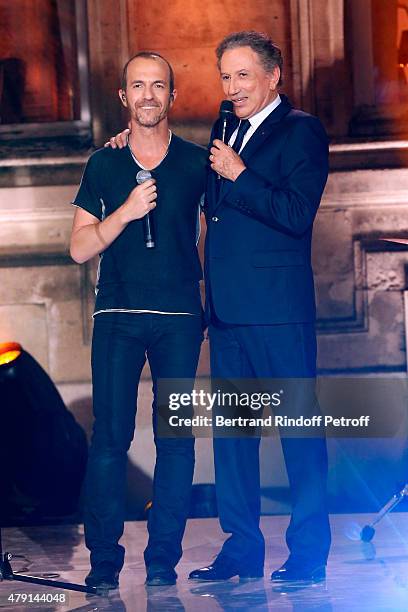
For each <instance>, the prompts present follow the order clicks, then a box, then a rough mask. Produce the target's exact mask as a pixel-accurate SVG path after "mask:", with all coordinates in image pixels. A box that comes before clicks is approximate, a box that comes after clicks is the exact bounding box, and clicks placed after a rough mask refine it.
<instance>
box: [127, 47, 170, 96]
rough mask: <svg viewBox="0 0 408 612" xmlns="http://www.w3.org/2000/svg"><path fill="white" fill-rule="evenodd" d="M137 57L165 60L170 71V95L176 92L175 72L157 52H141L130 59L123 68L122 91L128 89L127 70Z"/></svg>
mask: <svg viewBox="0 0 408 612" xmlns="http://www.w3.org/2000/svg"><path fill="white" fill-rule="evenodd" d="M137 57H144V58H146V59H154V60H155V59H161V60H163V62H165V63H166V64H167V67H168V69H169V80H170V93H171V92H172V91H173V90H174V72H173V68H172V67H171V65H170V62H169V61H167V60H166V58H165V57H163V56H162V55H160V53H156V51H139V53H136V55H133V56H132V57H131V58H130V59H128V61H127V62H126V64H125V65H124V66H123V71H122V81H121V88H122V89H126V86H127V69H128V66H129V64H130V62H132V61H133V60H134V59H136V58H137Z"/></svg>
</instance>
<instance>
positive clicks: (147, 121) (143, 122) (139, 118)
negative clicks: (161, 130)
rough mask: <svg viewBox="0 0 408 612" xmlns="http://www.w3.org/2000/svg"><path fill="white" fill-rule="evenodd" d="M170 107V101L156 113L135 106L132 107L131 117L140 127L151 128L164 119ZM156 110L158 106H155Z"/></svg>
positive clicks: (158, 108)
mask: <svg viewBox="0 0 408 612" xmlns="http://www.w3.org/2000/svg"><path fill="white" fill-rule="evenodd" d="M169 107H170V102H168V103H167V104H166V106H165V107H164V108H163V109H162V110H161V112H158V113H157V114H154V115H153V114H151V113H152V111H151V110H150V111H148V112H146V111H144V110H143V109H141V108H140V107H136V108H135V109H134V113H133V118H134V120H135V121H136V123H137V124H138V125H140V126H141V127H147V128H153V127H156V125H158V124H159V123H161V121H163V119H165V118H166V117H167V115H168V112H169ZM157 110H158V111H160V107H157Z"/></svg>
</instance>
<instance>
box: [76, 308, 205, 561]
mask: <svg viewBox="0 0 408 612" xmlns="http://www.w3.org/2000/svg"><path fill="white" fill-rule="evenodd" d="M202 339H203V334H202V326H201V318H200V317H199V316H189V315H155V314H147V313H146V314H136V313H101V314H99V315H97V316H96V317H95V325H94V332H93V340H92V382H93V407H94V417H95V421H94V427H93V435H92V441H91V447H90V451H89V459H88V468H87V476H86V496H85V516H84V518H85V520H84V522H85V542H86V545H87V547H88V549H89V550H90V552H91V565H92V566H95V565H96V564H97V563H99V562H100V561H110V562H112V563H114V564H115V566H116V567H117V568H118V569H119V570H120V569H121V568H122V566H123V562H124V555H125V550H124V548H123V546H121V545H120V544H119V540H120V538H121V536H122V534H123V523H124V511H125V489H126V465H127V451H128V450H129V447H130V444H131V441H132V439H133V434H134V428H135V416H136V405H137V390H138V384H139V379H140V375H141V372H142V368H143V366H144V364H145V361H146V358H147V359H148V361H149V365H150V369H151V374H152V380H153V394H154V400H153V429H154V441H155V445H156V466H155V471H154V482H153V506H152V509H151V510H150V514H149V520H148V531H149V541H148V545H147V548H146V550H145V552H144V557H145V563H146V566H147V567H149V566H159V567H163V566H164V567H174V566H175V565H176V564H177V563H178V561H179V559H180V557H181V554H182V548H181V541H182V538H183V534H184V529H185V524H186V520H187V516H188V512H189V502H190V493H191V484H192V479H193V471H194V440H193V439H192V438H184V439H183V438H161V437H159V436H157V435H156V414H157V406H156V395H157V381H158V379H160V378H191V379H194V377H195V374H196V369H197V364H198V358H199V354H200V347H201V342H202Z"/></svg>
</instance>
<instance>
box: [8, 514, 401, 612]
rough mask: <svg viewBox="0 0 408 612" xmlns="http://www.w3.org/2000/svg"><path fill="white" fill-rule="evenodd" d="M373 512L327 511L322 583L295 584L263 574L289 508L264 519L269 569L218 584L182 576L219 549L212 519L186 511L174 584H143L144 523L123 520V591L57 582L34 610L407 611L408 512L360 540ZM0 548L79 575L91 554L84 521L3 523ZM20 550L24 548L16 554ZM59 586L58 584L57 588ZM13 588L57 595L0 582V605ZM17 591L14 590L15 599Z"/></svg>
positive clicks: (21, 565) (39, 569) (30, 563)
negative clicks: (104, 592) (276, 582)
mask: <svg viewBox="0 0 408 612" xmlns="http://www.w3.org/2000/svg"><path fill="white" fill-rule="evenodd" d="M372 518H373V517H372V515H361V514H360V515H335V516H332V517H331V524H332V530H333V546H332V552H331V555H330V559H329V565H328V571H327V580H326V582H325V583H321V584H317V585H313V586H307V587H304V586H303V587H302V586H301V585H298V586H292V587H276V586H273V584H272V583H271V582H270V580H269V575H270V573H271V571H272V570H273V569H276V568H277V567H279V566H280V565H281V563H282V562H283V561H284V560H285V559H286V556H287V552H286V547H285V544H284V531H285V529H286V525H287V523H288V517H286V516H268V517H263V518H262V529H263V532H264V534H265V536H266V541H267V559H266V573H265V578H264V579H263V580H258V581H255V582H249V583H242V584H240V583H239V581H238V579H231V580H229V581H227V582H222V583H202V582H201V583H198V582H193V581H188V580H187V575H188V573H189V572H190V571H191V570H192V569H194V568H196V567H200V566H202V565H206V564H208V563H209V562H210V561H211V560H212V559H213V558H214V556H215V555H216V554H217V552H218V550H219V548H220V546H221V543H222V541H223V539H224V536H223V534H222V532H221V530H220V528H219V526H218V521H217V520H216V519H192V520H190V521H189V522H188V527H187V530H186V535H185V538H184V556H183V559H182V560H181V562H180V563H179V565H178V567H177V572H178V575H179V579H178V582H177V585H176V586H171V587H155V588H154V587H150V588H146V587H145V586H144V580H145V571H144V564H143V556H142V551H143V549H144V547H145V544H146V524H145V523H144V522H129V523H126V529H125V535H124V545H125V547H126V564H125V567H124V569H123V571H122V573H121V579H120V590H119V591H116V592H115V593H114V594H110V595H109V597H108V598H102V597H96V596H92V595H91V596H89V595H85V594H82V593H74V592H70V593H69V592H68V591H64V592H63V593H65V595H66V596H67V597H68V598H69V601H68V603H66V604H65V605H64V604H57V605H56V604H49V605H47V604H45V603H39V604H36V605H35V609H37V610H41V612H42V611H45V610H57V611H58V612H63V611H65V610H76V611H81V612H85V611H88V610H89V611H91V610H95V611H96V610H98V611H102V610H103V611H105V610H110V611H115V612H116V611H117V612H120V611H125V610H126V611H127V612H139V611H140V612H144V611H156V610H160V611H161V610H163V611H164V612H172V611H173V610H174V611H175V610H186V611H188V612H190V611H192V612H193V611H194V612H196V611H197V612H201V611H203V612H204V611H206V612H207V611H212V610H214V611H215V610H257V611H258V610H259V611H261V610H275V611H277V612H280V611H292V610H295V611H297V612H307V611H309V610H310V611H311V610H313V611H319V612H330V611H336V612H337V611H338V612H340V611H341V612H344V611H348V610H355V611H358V612H365V611H367V612H368V611H369V612H377V611H378V612H380V611H387V612H397V611H404V612H406V611H407V610H408V513H393V514H391V515H390V517H389V518H386V519H384V520H383V521H382V522H381V523H380V524H379V525H378V528H377V530H376V534H375V536H374V539H373V541H372V542H371V543H366V544H364V543H363V542H361V541H360V540H359V530H360V528H361V527H362V526H364V525H365V524H366V523H368V522H369V521H370V520H372ZM3 547H4V549H5V550H7V551H10V552H12V553H13V554H14V555H16V557H15V558H14V559H13V560H12V566H13V570H14V571H20V570H22V573H29V574H34V575H37V576H41V575H43V574H58V575H59V579H60V580H68V581H74V582H79V583H82V582H83V579H84V578H85V575H86V573H87V571H88V553H87V550H86V548H85V546H84V541H83V526H82V525H79V526H77V525H75V526H48V527H47V526H46V527H44V526H43V527H27V528H7V529H4V531H3ZM19 555H23V557H19ZM58 592H59V591H57V593H58ZM13 593H25V594H26V595H29V594H32V595H35V594H51V593H52V594H55V592H54V591H53V589H50V588H47V587H39V586H36V585H28V584H23V583H21V582H11V581H4V582H2V583H0V608H1V609H2V610H15V611H17V610H18V611H19V612H20V611H23V610H24V611H26V610H30V609H31V605H32V606H33V609H34V604H31V605H28V604H27V603H26V604H24V605H21V603H17V602H16V603H10V601H8V600H9V597H10V595H11V594H13ZM15 599H17V598H15Z"/></svg>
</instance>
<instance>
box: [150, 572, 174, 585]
mask: <svg viewBox="0 0 408 612" xmlns="http://www.w3.org/2000/svg"><path fill="white" fill-rule="evenodd" d="M176 580H177V574H176V572H175V571H174V569H173V568H172V567H170V568H167V567H149V568H148V570H147V576H146V581H145V585H146V586H168V585H171V584H176Z"/></svg>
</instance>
